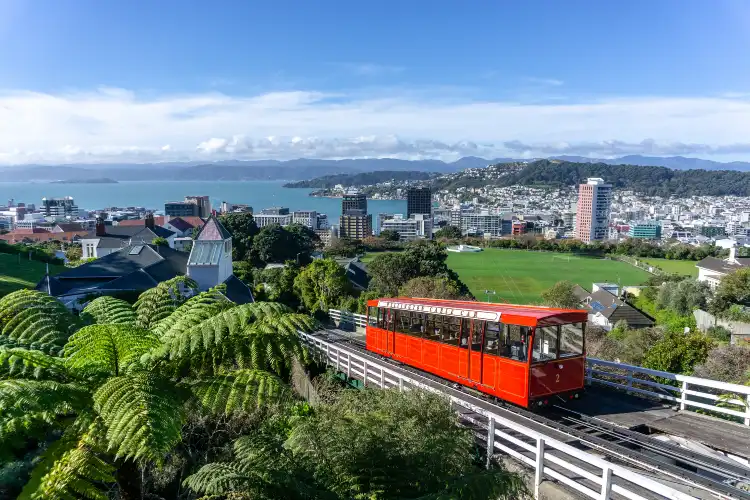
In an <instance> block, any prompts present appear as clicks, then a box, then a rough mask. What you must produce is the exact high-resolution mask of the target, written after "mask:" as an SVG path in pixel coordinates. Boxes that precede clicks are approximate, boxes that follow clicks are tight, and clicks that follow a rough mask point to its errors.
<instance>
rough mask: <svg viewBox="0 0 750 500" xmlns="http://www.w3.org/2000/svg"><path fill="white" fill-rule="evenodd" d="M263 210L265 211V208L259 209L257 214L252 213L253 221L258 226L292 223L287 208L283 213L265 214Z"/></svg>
mask: <svg viewBox="0 0 750 500" xmlns="http://www.w3.org/2000/svg"><path fill="white" fill-rule="evenodd" d="M263 212H265V210H263V211H261V213H259V214H255V215H253V219H254V220H255V223H256V224H257V225H258V227H266V226H270V225H272V224H278V225H280V226H288V225H289V224H291V223H292V216H291V214H290V213H289V210H287V213H285V214H279V213H275V214H267V213H263Z"/></svg>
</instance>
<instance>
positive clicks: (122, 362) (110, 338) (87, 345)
mask: <svg viewBox="0 0 750 500" xmlns="http://www.w3.org/2000/svg"><path fill="white" fill-rule="evenodd" d="M158 345H159V339H158V338H157V337H156V335H154V334H153V333H151V332H149V331H146V330H142V329H140V328H137V327H135V326H130V325H90V326H85V327H83V328H81V329H80V330H78V331H77V332H76V333H74V334H73V336H71V337H70V340H69V341H68V343H67V344H65V350H64V353H65V357H66V360H65V364H66V366H67V367H68V368H69V369H71V370H79V371H81V372H83V373H87V374H94V373H102V374H107V375H114V376H117V375H119V374H120V373H121V372H122V370H123V369H124V368H126V367H127V366H128V365H129V364H131V363H133V362H135V361H138V359H139V358H140V357H141V356H142V355H143V354H144V353H146V352H148V351H149V350H151V349H153V348H154V347H156V346H158Z"/></svg>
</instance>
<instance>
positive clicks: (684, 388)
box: [680, 380, 688, 410]
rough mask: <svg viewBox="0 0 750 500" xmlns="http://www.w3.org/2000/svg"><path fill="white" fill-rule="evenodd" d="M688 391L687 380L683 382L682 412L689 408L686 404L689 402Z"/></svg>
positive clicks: (681, 395) (681, 392)
mask: <svg viewBox="0 0 750 500" xmlns="http://www.w3.org/2000/svg"><path fill="white" fill-rule="evenodd" d="M687 390H688V383H687V380H686V381H684V382H682V390H680V410H684V409H685V407H686V406H687V405H686V404H685V401H687Z"/></svg>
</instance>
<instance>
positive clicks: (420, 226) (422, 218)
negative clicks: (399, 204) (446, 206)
mask: <svg viewBox="0 0 750 500" xmlns="http://www.w3.org/2000/svg"><path fill="white" fill-rule="evenodd" d="M380 230H381V231H384V230H390V231H396V232H397V233H398V236H399V240H400V241H412V240H416V239H420V238H429V237H430V236H431V235H432V219H430V218H429V216H427V215H425V214H414V215H413V216H412V217H410V218H408V219H404V217H403V215H401V214H396V215H394V216H393V217H392V218H390V219H386V220H384V221H383V222H382V223H381V226H380Z"/></svg>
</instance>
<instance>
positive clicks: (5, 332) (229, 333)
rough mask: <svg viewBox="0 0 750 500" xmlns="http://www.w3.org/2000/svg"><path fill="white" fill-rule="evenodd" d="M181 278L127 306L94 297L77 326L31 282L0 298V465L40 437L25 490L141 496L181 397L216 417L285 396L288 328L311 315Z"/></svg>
mask: <svg viewBox="0 0 750 500" xmlns="http://www.w3.org/2000/svg"><path fill="white" fill-rule="evenodd" d="M186 285H190V283H189V282H187V281H186V280H185V279H184V278H183V279H179V280H171V283H170V282H166V283H163V284H161V285H160V287H157V288H158V289H157V290H149V291H147V292H144V294H142V296H141V298H140V299H139V300H138V302H136V305H135V306H133V307H132V308H131V306H130V305H129V304H127V303H126V302H123V301H120V300H117V299H113V298H111V297H101V298H98V299H96V300H94V301H92V302H91V303H90V304H88V305H87V307H86V308H85V309H84V311H83V313H82V315H81V316H82V318H83V320H84V322H86V323H90V324H88V325H86V326H82V325H83V324H84V322H81V321H79V320H78V319H77V318H75V317H74V316H72V315H71V314H70V313H69V312H68V311H67V310H66V309H65V307H64V306H63V305H62V304H60V303H59V302H58V301H57V300H55V299H54V298H52V297H48V296H46V295H44V294H41V293H39V292H35V291H30V290H22V291H19V292H14V293H11V294H9V295H7V296H5V297H3V298H2V299H0V332H2V333H0V345H2V347H0V408H2V409H3V411H2V412H0V444H1V445H2V446H0V465H2V464H4V463H6V462H7V461H8V460H13V459H15V458H17V457H19V456H21V455H22V454H25V453H27V452H28V449H29V447H33V446H36V443H41V445H42V448H40V449H39V453H41V450H42V449H45V448H46V451H44V455H39V457H40V459H39V460H38V461H37V464H36V466H35V469H34V470H33V471H32V472H31V476H30V477H31V479H30V480H29V481H28V484H27V486H26V488H25V490H24V492H23V495H24V497H29V498H44V499H50V500H56V499H62V498H78V497H86V498H96V499H99V498H101V499H106V498H108V495H109V493H108V491H109V490H110V489H111V487H112V485H115V487H116V490H117V491H116V493H114V494H116V495H117V496H118V497H119V498H122V499H125V500H129V499H135V498H138V499H140V498H143V496H142V495H143V493H144V488H145V484H144V483H142V482H141V479H142V478H143V477H144V475H145V474H146V471H147V470H152V469H153V467H154V466H156V465H160V464H162V463H163V461H164V457H165V456H171V455H173V454H175V453H179V449H178V448H177V447H178V445H179V444H180V442H181V441H182V439H183V434H182V432H183V424H184V423H185V422H186V419H187V417H188V408H189V409H190V412H192V414H193V415H201V416H202V417H203V418H206V419H222V418H231V417H233V416H235V415H238V414H246V413H247V412H250V411H255V409H256V408H258V407H259V406H260V407H262V406H263V405H265V404H266V403H267V402H277V401H285V400H287V399H288V397H289V391H288V387H287V385H286V384H284V383H283V380H282V377H285V376H287V374H288V372H289V367H290V365H291V359H293V358H294V357H300V358H303V357H304V351H303V350H302V347H301V345H300V344H299V338H298V335H297V331H298V330H299V329H303V330H308V331H309V330H311V329H312V328H314V321H313V320H312V319H311V318H309V317H307V316H303V315H299V314H293V313H292V312H291V311H289V309H288V308H286V307H284V306H283V305H281V304H274V303H255V304H246V305H242V306H235V305H234V304H233V303H231V302H230V301H228V300H227V299H226V297H225V296H224V295H223V294H221V293H219V291H218V290H209V291H207V292H203V293H201V294H198V295H196V296H193V297H192V298H189V299H178V298H177V297H176V294H177V293H178V292H179V291H180V290H187V289H189V288H186ZM145 311H148V314H149V315H150V316H152V318H151V320H149V321H145V319H144V318H143V317H142V314H144V313H145ZM139 324H148V325H149V327H148V329H146V328H143V327H140V326H138V325H139Z"/></svg>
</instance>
